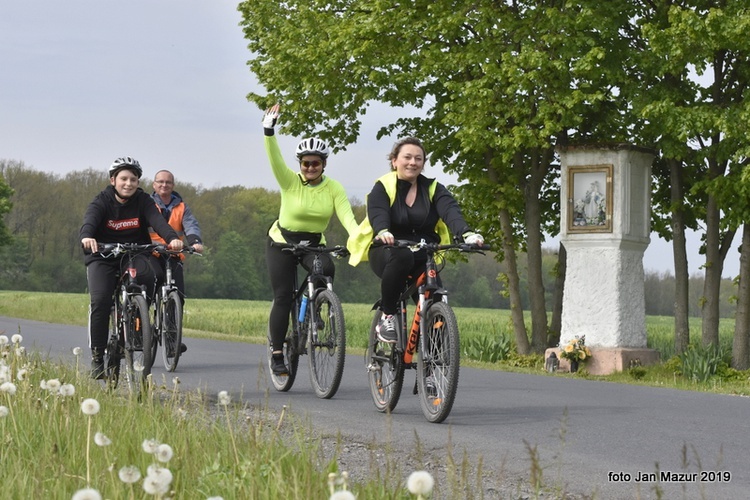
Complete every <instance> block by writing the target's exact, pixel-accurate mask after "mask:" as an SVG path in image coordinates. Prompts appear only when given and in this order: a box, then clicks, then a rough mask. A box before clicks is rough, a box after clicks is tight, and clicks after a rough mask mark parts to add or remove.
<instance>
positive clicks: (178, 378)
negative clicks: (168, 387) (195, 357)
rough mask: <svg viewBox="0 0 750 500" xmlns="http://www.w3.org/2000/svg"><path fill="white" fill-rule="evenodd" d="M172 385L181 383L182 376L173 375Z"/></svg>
mask: <svg viewBox="0 0 750 500" xmlns="http://www.w3.org/2000/svg"><path fill="white" fill-rule="evenodd" d="M172 385H180V377H172Z"/></svg>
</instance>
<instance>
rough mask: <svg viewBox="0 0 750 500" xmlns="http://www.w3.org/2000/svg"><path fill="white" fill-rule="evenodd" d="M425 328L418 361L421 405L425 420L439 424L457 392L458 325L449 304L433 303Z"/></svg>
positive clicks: (458, 360) (446, 413) (451, 405)
mask: <svg viewBox="0 0 750 500" xmlns="http://www.w3.org/2000/svg"><path fill="white" fill-rule="evenodd" d="M425 326H426V329H425V332H426V334H425V335H423V336H422V339H421V342H420V346H419V347H420V352H419V359H418V360H417V383H418V386H419V401H420V403H421V406H422V413H424V416H425V418H427V420H429V421H430V422H433V423H440V422H442V421H443V420H445V419H446V417H447V416H448V414H449V413H450V412H451V408H453V401H454V400H455V398H456V390H457V389H458V370H459V364H460V354H461V353H460V346H459V339H458V323H457V321H456V316H455V315H454V314H453V310H452V309H451V308H450V307H449V306H448V304H446V303H444V302H434V303H433V304H432V305H431V306H430V309H429V310H428V312H427V318H426V322H425Z"/></svg>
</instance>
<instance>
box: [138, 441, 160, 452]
mask: <svg viewBox="0 0 750 500" xmlns="http://www.w3.org/2000/svg"><path fill="white" fill-rule="evenodd" d="M160 444H161V443H159V441H157V440H156V439H144V440H143V443H141V448H143V451H145V452H146V453H149V454H151V455H153V454H154V453H156V450H158V449H159V445H160Z"/></svg>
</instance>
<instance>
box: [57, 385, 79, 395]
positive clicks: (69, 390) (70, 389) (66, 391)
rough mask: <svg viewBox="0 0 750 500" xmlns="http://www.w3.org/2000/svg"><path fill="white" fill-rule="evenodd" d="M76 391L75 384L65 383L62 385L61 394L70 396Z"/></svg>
mask: <svg viewBox="0 0 750 500" xmlns="http://www.w3.org/2000/svg"><path fill="white" fill-rule="evenodd" d="M75 393H76V388H75V386H74V385H73V384H63V385H61V386H60V396H66V397H70V396H73V395H74V394H75Z"/></svg>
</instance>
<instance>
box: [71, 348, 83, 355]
mask: <svg viewBox="0 0 750 500" xmlns="http://www.w3.org/2000/svg"><path fill="white" fill-rule="evenodd" d="M73 355H74V356H80V355H81V348H80V347H74V348H73Z"/></svg>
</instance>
